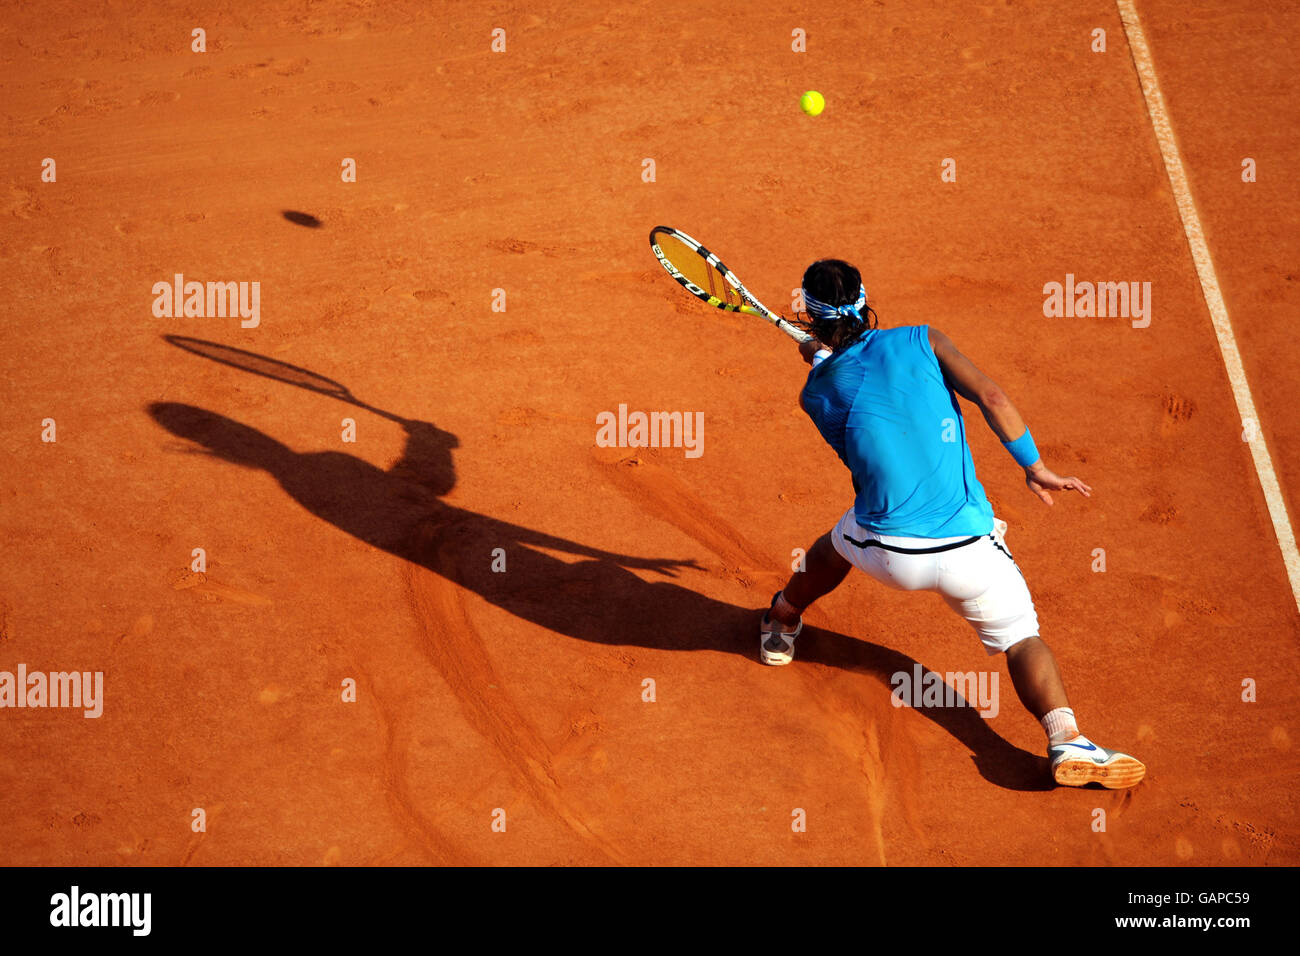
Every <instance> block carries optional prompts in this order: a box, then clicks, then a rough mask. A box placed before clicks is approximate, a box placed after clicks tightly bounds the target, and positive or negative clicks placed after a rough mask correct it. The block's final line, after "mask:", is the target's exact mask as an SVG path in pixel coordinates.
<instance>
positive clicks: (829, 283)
mask: <svg viewBox="0 0 1300 956" xmlns="http://www.w3.org/2000/svg"><path fill="white" fill-rule="evenodd" d="M861 286H862V273H860V272H859V271H858V270H857V268H856V267H855V266H853V265H852V264H850V263H848V262H845V261H844V260H843V259H818V260H817V261H816V262H814V263H813V264H812V265H810V266H809V267H808V268H807V269H806V270H804V274H803V287H804V288H805V289H807V290H808V293H809V294H810V295H811V296H812V297H813V298H815V299H817V300H819V301H821V302H825V303H826V304H827V305H849V304H851V303H853V302H856V301H857V300H858V290H859V289H860V288H861ZM864 311H865V314H864V315H863V316H862V318H861V319H860V320H859V319H854V318H853V317H852V316H847V317H845V316H841V317H840V318H837V319H832V320H819V319H814V318H811V317H809V318H808V319H807V325H808V328H809V329H810V330H811V331H812V333H813V334H814V335H816V336H817V338H819V339H821V340H822V341H823V342H824V343H826V344H827V345H829V346H830V347H831V348H833V349H838V348H843V347H844V346H846V345H851V344H852V343H853V342H855V341H857V340H858V339H859V338H860V337H861V336H862V334H863V333H864V332H867V331H869V330H871V329H874V328H875V327H876V326H877V325H879V324H880V317H879V316H878V315H876V310H875V309H873V308H872V307H871V306H870V305H868V306H867V307H866V309H865V310H864Z"/></svg>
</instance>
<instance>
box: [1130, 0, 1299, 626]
mask: <svg viewBox="0 0 1300 956" xmlns="http://www.w3.org/2000/svg"><path fill="white" fill-rule="evenodd" d="M1115 3H1116V5H1117V6H1118V7H1119V17H1120V20H1122V21H1123V23H1124V33H1125V34H1126V35H1127V36H1128V45H1129V49H1130V50H1131V51H1132V52H1133V63H1134V65H1135V66H1136V67H1137V72H1138V78H1139V79H1140V80H1141V81H1142V95H1143V96H1145V97H1146V101H1147V113H1148V114H1149V115H1150V116H1151V126H1152V128H1153V129H1154V130H1155V134H1156V139H1157V140H1158V141H1159V143H1160V155H1161V156H1163V157H1164V160H1165V172H1167V173H1168V174H1169V184H1170V185H1171V186H1173V188H1174V199H1175V200H1176V201H1177V203H1178V215H1179V216H1181V217H1182V220H1183V232H1184V233H1186V234H1187V243H1188V245H1189V246H1190V247H1191V250H1192V261H1193V262H1195V263H1196V274H1197V276H1199V277H1200V280H1201V293H1202V294H1203V295H1204V296H1205V304H1206V305H1207V306H1209V308H1210V318H1211V320H1213V322H1214V334H1215V336H1216V337H1217V338H1218V340H1219V352H1220V354H1221V355H1222V356H1223V365H1224V367H1225V368H1226V369H1227V372H1228V381H1229V382H1230V383H1231V384H1232V395H1233V397H1234V398H1235V399H1236V400H1237V411H1238V413H1239V414H1240V415H1241V420H1242V425H1243V430H1244V429H1246V428H1249V427H1251V425H1255V424H1257V423H1258V422H1259V415H1258V413H1257V412H1256V411H1255V399H1254V398H1253V397H1252V396H1251V394H1250V385H1249V384H1248V383H1247V382H1246V370H1245V368H1244V367H1243V366H1242V364H1241V353H1240V352H1238V351H1237V339H1236V337H1235V336H1234V335H1233V334H1232V323H1231V322H1229V321H1228V308H1227V306H1225V305H1224V304H1223V293H1222V292H1220V291H1219V278H1218V276H1216V275H1215V274H1214V260H1212V259H1211V258H1210V247H1209V246H1208V245H1207V244H1206V242H1205V233H1204V232H1203V231H1202V229H1201V218H1200V216H1198V215H1197V214H1196V204H1195V203H1194V202H1193V201H1192V191H1191V189H1190V188H1189V187H1188V185H1187V172H1186V171H1185V170H1184V169H1183V160H1182V157H1181V156H1179V154H1178V143H1177V141H1176V140H1175V139H1174V130H1173V127H1172V126H1170V125H1169V114H1168V113H1167V112H1166V111H1165V98H1164V96H1163V94H1161V92H1160V84H1159V82H1158V81H1157V80H1156V68H1155V64H1154V63H1152V62H1151V51H1150V49H1148V48H1147V40H1146V35H1145V34H1144V33H1143V32H1142V24H1141V22H1140V21H1139V20H1138V14H1137V8H1136V7H1134V6H1133V0H1115ZM1255 432H1256V433H1255V434H1254V435H1253V436H1252V440H1251V441H1249V442H1247V444H1249V445H1250V454H1251V457H1252V458H1254V460H1255V473H1256V474H1257V475H1258V476H1259V483H1260V486H1261V487H1262V488H1263V489H1264V500H1265V501H1266V502H1267V503H1268V514H1269V517H1270V518H1272V519H1273V531H1274V533H1275V534H1276V535H1277V543H1278V546H1279V547H1280V548H1281V549H1282V560H1283V562H1285V564H1286V574H1287V577H1288V578H1289V579H1290V581H1291V596H1292V597H1294V598H1295V602H1296V607H1297V608H1298V609H1300V552H1297V551H1296V543H1295V532H1294V531H1293V530H1292V529H1291V522H1290V520H1289V519H1288V518H1287V513H1286V502H1285V501H1284V499H1283V498H1282V488H1281V486H1280V485H1279V484H1278V480H1277V472H1275V471H1274V470H1273V459H1272V457H1271V456H1270V455H1269V453H1268V444H1267V443H1266V442H1265V441H1264V435H1263V433H1262V432H1261V431H1259V430H1258V428H1256V429H1255Z"/></svg>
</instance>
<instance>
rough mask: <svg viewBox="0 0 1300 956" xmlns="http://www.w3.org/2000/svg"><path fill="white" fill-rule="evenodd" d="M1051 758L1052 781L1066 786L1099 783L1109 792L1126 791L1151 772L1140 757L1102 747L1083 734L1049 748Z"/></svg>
mask: <svg viewBox="0 0 1300 956" xmlns="http://www.w3.org/2000/svg"><path fill="white" fill-rule="evenodd" d="M1047 756H1048V758H1049V759H1050V760H1051V761H1052V779H1053V780H1055V781H1056V782H1057V783H1058V784H1060V785H1061V786H1063V787H1082V786H1086V785H1087V784H1090V783H1099V784H1101V785H1102V786H1103V787H1105V788H1106V789H1108V790H1123V789H1126V788H1128V787H1136V786H1137V785H1138V783H1139V782H1140V781H1141V780H1142V778H1143V776H1145V775H1146V772H1147V768H1146V766H1145V765H1144V764H1143V763H1142V761H1140V760H1138V759H1137V758H1136V757H1130V756H1129V755H1128V754H1124V753H1120V752H1119V751H1118V750H1107V749H1106V748H1105V747H1098V746H1097V745H1096V744H1094V743H1093V742H1092V741H1091V740H1089V739H1088V738H1087V737H1085V736H1083V734H1080V735H1079V736H1077V737H1075V738H1074V739H1073V740H1066V741H1063V742H1062V743H1059V744H1051V745H1049V746H1048V748H1047Z"/></svg>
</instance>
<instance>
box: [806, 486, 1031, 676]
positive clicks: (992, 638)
mask: <svg viewBox="0 0 1300 956" xmlns="http://www.w3.org/2000/svg"><path fill="white" fill-rule="evenodd" d="M1006 530H1007V523H1006V522H1005V521H999V520H997V519H996V518H995V519H994V520H993V531H992V532H990V533H989V534H986V535H984V536H983V537H981V538H976V539H975V540H974V541H972V542H971V543H969V544H961V542H963V541H966V540H968V538H967V537H959V538H900V537H893V536H888V535H879V534H876V533H875V532H874V531H867V530H866V529H865V528H863V527H862V526H861V525H859V524H858V521H857V518H856V517H855V515H854V513H853V509H852V508H850V509H849V510H848V511H847V512H845V513H844V517H843V518H841V519H840V522H839V524H837V525H836V526H835V528H834V529H833V530H832V531H831V542H832V543H833V544H834V545H835V550H836V551H838V552H839V553H840V556H841V557H843V558H844V560H846V561H848V562H849V563H850V564H852V565H853V566H854V567H855V568H857V569H858V570H860V571H865V572H867V574H869V575H871V576H872V577H873V578H875V579H876V580H877V581H879V582H880V583H881V584H884V585H887V586H889V587H891V588H896V589H898V590H900V591H938V592H939V594H941V595H942V596H943V599H944V600H945V601H947V602H948V606H949V607H950V608H952V609H953V610H954V611H956V612H957V613H958V614H960V615H961V616H962V617H964V618H965V619H966V620H967V621H969V622H970V625H971V627H973V628H975V632H976V633H977V634H979V636H980V640H981V641H983V642H984V647H985V648H986V649H987V650H988V652H989V654H1000V653H1002V652H1003V651H1005V650H1006V649H1007V648H1009V647H1010V646H1011V645H1012V644H1015V643H1016V642H1017V641H1023V640H1024V639H1025V638H1027V637H1037V636H1038V614H1037V613H1036V612H1035V611H1034V599H1033V598H1032V597H1030V595H1029V586H1028V585H1027V584H1025V578H1024V575H1022V574H1021V573H1020V569H1019V568H1018V567H1016V562H1015V559H1014V558H1013V557H1011V552H1010V551H1008V550H1007V545H1006V542H1005V541H1004V540H1003V535H1005V534H1006ZM948 545H958V546H957V547H946V546H948ZM926 549H929V553H917V552H924V551H925V550H926Z"/></svg>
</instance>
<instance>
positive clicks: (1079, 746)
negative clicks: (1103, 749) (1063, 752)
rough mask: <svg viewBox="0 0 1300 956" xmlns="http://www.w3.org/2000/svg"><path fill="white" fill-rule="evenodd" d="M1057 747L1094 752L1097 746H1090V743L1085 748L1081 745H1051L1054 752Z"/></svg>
mask: <svg viewBox="0 0 1300 956" xmlns="http://www.w3.org/2000/svg"><path fill="white" fill-rule="evenodd" d="M1057 747H1078V748H1079V749H1080V750H1096V749H1097V745H1096V744H1091V743H1090V744H1088V745H1087V746H1086V747H1085V746H1084V745H1083V744H1052V749H1053V750H1055V749H1056V748H1057Z"/></svg>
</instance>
